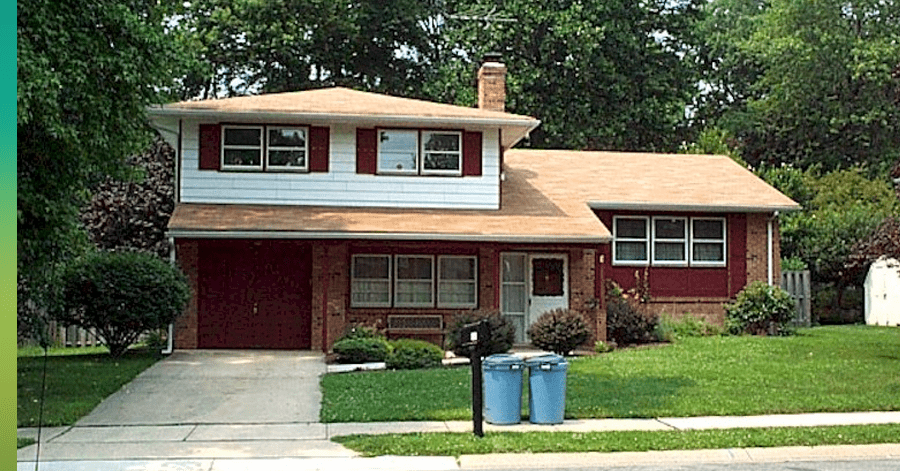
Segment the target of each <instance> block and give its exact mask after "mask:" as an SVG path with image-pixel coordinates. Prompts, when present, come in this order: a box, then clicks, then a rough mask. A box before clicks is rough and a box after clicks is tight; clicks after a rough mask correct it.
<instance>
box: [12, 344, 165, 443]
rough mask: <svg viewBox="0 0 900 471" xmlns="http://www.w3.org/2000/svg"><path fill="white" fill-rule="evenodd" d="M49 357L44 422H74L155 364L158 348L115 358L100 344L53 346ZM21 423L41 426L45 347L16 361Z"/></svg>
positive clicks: (48, 423)
mask: <svg viewBox="0 0 900 471" xmlns="http://www.w3.org/2000/svg"><path fill="white" fill-rule="evenodd" d="M51 353H54V354H51V355H50V356H49V357H48V358H47V381H46V392H45V393H44V424H43V425H44V426H45V427H46V426H57V425H71V424H73V423H75V421H77V420H78V419H80V418H81V417H83V416H84V415H86V414H87V413H89V412H90V411H91V410H93V409H94V407H96V406H97V404H99V403H100V401H102V400H103V399H105V398H106V397H107V396H109V395H110V394H112V393H114V392H116V391H117V390H118V389H119V388H121V387H122V385H124V384H126V383H128V382H129V381H131V380H132V379H133V378H134V377H135V376H137V375H138V374H139V373H140V372H142V371H144V370H145V369H147V368H148V367H149V366H150V365H152V364H154V363H156V362H157V361H158V360H159V359H160V358H161V356H160V355H159V353H158V352H157V351H148V350H129V351H128V352H126V353H125V355H123V356H122V357H119V358H111V357H110V356H109V354H108V353H98V352H97V350H96V349H87V350H84V349H77V348H68V349H62V351H51ZM16 367H17V370H18V377H17V389H18V396H17V403H16V409H17V411H16V413H17V419H18V426H19V427H36V426H37V422H38V413H39V406H40V404H39V399H40V388H41V374H42V370H43V367H44V357H43V351H42V350H40V349H37V350H34V352H28V351H26V352H24V353H20V356H19V357H18V358H17V364H16Z"/></svg>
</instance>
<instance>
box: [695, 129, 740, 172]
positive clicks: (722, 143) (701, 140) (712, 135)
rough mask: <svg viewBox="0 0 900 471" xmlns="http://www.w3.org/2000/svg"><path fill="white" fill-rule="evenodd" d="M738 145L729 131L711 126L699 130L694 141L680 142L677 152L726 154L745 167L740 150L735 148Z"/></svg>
mask: <svg viewBox="0 0 900 471" xmlns="http://www.w3.org/2000/svg"><path fill="white" fill-rule="evenodd" d="M739 145H740V143H739V142H737V140H736V139H735V138H734V136H733V135H732V134H731V133H730V132H728V131H726V130H724V129H722V128H718V127H712V128H706V129H704V130H702V131H700V134H699V135H698V136H697V140H696V141H695V142H693V143H691V144H687V143H684V144H682V145H681V147H679V149H678V152H679V153H681V154H708V155H727V156H728V157H731V159H732V160H734V161H735V162H737V163H738V164H740V165H741V166H742V167H747V166H748V165H747V162H745V161H744V159H742V158H741V153H740V150H739V149H738V148H737V146H739Z"/></svg>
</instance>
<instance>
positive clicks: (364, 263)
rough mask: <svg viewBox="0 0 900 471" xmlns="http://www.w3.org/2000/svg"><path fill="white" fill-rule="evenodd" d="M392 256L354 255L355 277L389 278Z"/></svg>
mask: <svg viewBox="0 0 900 471" xmlns="http://www.w3.org/2000/svg"><path fill="white" fill-rule="evenodd" d="M389 265H390V258H389V257H387V256H374V257H353V278H381V279H388V278H389V274H390V271H389Z"/></svg>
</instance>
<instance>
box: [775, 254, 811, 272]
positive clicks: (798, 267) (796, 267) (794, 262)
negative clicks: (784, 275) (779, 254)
mask: <svg viewBox="0 0 900 471" xmlns="http://www.w3.org/2000/svg"><path fill="white" fill-rule="evenodd" d="M808 268H809V267H807V266H806V262H804V261H803V260H802V259H801V258H800V257H787V258H782V259H781V271H804V270H807V269H808Z"/></svg>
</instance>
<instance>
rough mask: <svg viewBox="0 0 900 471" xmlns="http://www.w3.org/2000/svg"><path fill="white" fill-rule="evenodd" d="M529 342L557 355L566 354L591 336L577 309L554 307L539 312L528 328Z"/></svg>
mask: <svg viewBox="0 0 900 471" xmlns="http://www.w3.org/2000/svg"><path fill="white" fill-rule="evenodd" d="M528 336H529V337H530V338H531V343H532V345H534V346H535V347H537V348H540V349H542V350H548V351H551V352H553V353H556V354H558V355H568V354H569V352H571V351H572V350H574V349H575V347H577V346H579V345H581V344H583V343H584V342H587V340H588V339H589V338H590V337H591V332H590V330H588V326H587V322H585V320H584V317H582V315H581V314H580V313H578V312H577V311H573V310H571V309H554V310H552V311H548V312H545V313H544V314H541V316H540V317H538V319H537V320H536V321H535V322H534V324H531V327H529V328H528Z"/></svg>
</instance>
